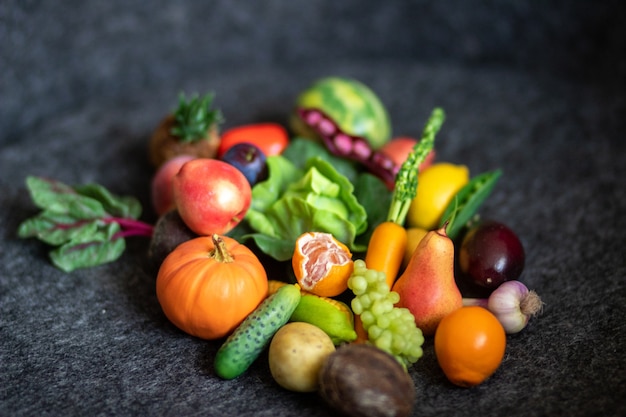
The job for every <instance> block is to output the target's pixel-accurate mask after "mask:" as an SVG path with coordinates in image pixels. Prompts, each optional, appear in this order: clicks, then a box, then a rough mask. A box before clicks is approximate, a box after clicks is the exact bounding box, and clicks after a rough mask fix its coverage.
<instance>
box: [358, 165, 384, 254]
mask: <svg viewBox="0 0 626 417" xmlns="http://www.w3.org/2000/svg"><path fill="white" fill-rule="evenodd" d="M354 195H355V197H356V198H357V200H359V202H360V203H361V205H362V206H363V207H364V208H365V211H366V212H367V229H366V230H365V232H363V233H361V234H359V235H358V236H357V240H356V243H357V244H358V245H360V246H365V247H367V245H368V244H369V240H370V237H371V236H372V233H373V231H374V229H375V228H376V226H378V225H379V224H380V223H382V222H384V221H385V220H386V219H387V214H388V211H389V205H390V204H391V196H392V192H391V191H390V190H389V188H387V186H386V185H385V183H384V182H383V181H382V180H381V179H380V178H378V177H376V176H374V175H372V174H369V173H364V174H361V175H360V176H359V178H358V179H357V181H356V183H355V184H354Z"/></svg>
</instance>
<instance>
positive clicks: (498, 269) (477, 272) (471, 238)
mask: <svg viewBox="0 0 626 417" xmlns="http://www.w3.org/2000/svg"><path fill="white" fill-rule="evenodd" d="M524 262H525V253H524V247H523V246H522V242H521V241H520V239H519V237H518V236H517V235H516V234H515V232H513V231H512V230H511V229H510V228H509V227H507V226H506V225H504V224H502V223H500V222H496V221H493V220H485V221H481V222H479V223H478V224H476V225H474V226H473V227H471V228H470V229H469V230H468V232H467V233H466V235H465V236H464V238H463V241H462V242H461V247H460V250H459V268H460V271H461V275H462V277H463V278H465V279H467V280H469V281H470V282H473V283H474V284H477V285H480V286H481V287H485V288H490V289H495V288H497V287H498V286H499V285H500V284H502V283H503V282H504V281H511V280H515V279H517V278H518V277H519V276H520V275H521V273H522V270H523V269H524Z"/></svg>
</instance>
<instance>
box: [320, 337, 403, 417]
mask: <svg viewBox="0 0 626 417" xmlns="http://www.w3.org/2000/svg"><path fill="white" fill-rule="evenodd" d="M319 382H320V388H319V391H318V392H319V394H320V396H321V397H322V398H323V399H324V401H325V402H326V403H327V404H328V405H329V406H330V407H331V408H333V409H334V410H336V411H338V412H339V413H341V414H342V415H345V416H350V417H392V416H393V417H404V416H409V415H411V412H412V410H413V405H414V402H415V386H414V384H413V380H412V379H411V377H410V376H409V374H408V373H407V372H406V370H405V369H404V368H403V367H402V365H400V363H399V362H398V361H397V360H396V359H395V358H394V357H393V356H391V355H390V354H388V353H387V352H384V351H383V350H381V349H378V348H376V347H375V346H373V345H368V344H347V345H343V346H341V347H339V348H338V349H337V350H336V351H335V352H334V353H332V354H331V355H330V356H329V357H328V358H327V360H326V362H325V363H324V366H323V367H322V369H321V370H320V373H319Z"/></svg>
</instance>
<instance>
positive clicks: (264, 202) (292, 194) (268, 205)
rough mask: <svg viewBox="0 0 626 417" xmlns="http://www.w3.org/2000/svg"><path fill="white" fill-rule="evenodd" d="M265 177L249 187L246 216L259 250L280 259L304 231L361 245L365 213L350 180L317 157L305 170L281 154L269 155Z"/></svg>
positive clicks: (288, 255)
mask: <svg viewBox="0 0 626 417" xmlns="http://www.w3.org/2000/svg"><path fill="white" fill-rule="evenodd" d="M267 165H268V169H269V177H268V179H267V180H266V181H263V182H261V183H258V184H257V185H255V186H254V188H253V189H252V204H251V206H250V209H249V210H248V212H247V214H246V217H245V219H246V221H247V223H248V225H249V227H250V228H251V229H252V230H253V231H254V232H253V233H250V234H248V235H247V236H246V238H252V239H254V241H255V243H256V244H257V246H258V247H259V249H260V250H261V251H263V252H264V253H266V254H267V255H269V256H271V257H273V258H274V259H276V260H278V261H286V260H288V259H290V258H291V256H292V255H293V250H294V246H295V242H296V239H297V238H298V237H299V236H300V235H301V234H303V233H305V232H311V231H317V232H326V233H331V234H332V235H333V236H334V237H335V238H336V239H337V240H339V241H341V242H343V243H344V244H345V245H347V246H348V247H349V248H350V250H352V251H353V252H360V251H364V250H365V246H364V245H363V244H357V242H356V237H357V236H358V235H359V234H361V233H363V232H364V231H365V230H366V229H367V226H368V224H367V212H366V210H365V208H364V207H363V206H362V205H361V204H360V203H359V201H358V200H357V198H356V196H355V195H354V186H353V185H352V183H351V182H350V180H349V179H348V178H347V177H346V176H345V175H343V174H341V173H339V172H338V171H337V170H336V169H335V168H334V167H333V165H332V164H331V163H330V162H328V161H326V160H324V159H323V158H320V157H311V158H309V159H308V160H307V161H306V164H305V167H304V169H300V168H298V167H297V166H296V165H294V164H293V163H292V162H291V161H290V160H289V159H287V158H285V157H284V156H281V155H276V156H269V157H268V158H267Z"/></svg>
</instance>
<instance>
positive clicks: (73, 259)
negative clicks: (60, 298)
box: [50, 223, 126, 272]
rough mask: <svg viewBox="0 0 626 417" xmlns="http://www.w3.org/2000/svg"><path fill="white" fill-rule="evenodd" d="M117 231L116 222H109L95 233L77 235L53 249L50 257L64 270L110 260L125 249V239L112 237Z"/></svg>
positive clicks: (68, 270)
mask: <svg viewBox="0 0 626 417" xmlns="http://www.w3.org/2000/svg"><path fill="white" fill-rule="evenodd" d="M119 231H120V226H119V225H118V224H117V223H109V224H107V225H105V226H104V227H102V228H100V229H99V230H98V231H97V232H96V233H92V234H90V235H88V236H87V235H82V236H79V237H77V238H75V239H72V240H71V241H69V242H67V243H65V244H64V245H62V246H60V247H58V248H57V249H55V250H53V251H52V252H50V259H51V260H52V262H53V263H54V265H56V266H57V267H58V268H60V269H62V270H63V271H65V272H71V271H74V270H75V269H79V268H87V267H92V266H96V265H101V264H104V263H107V262H112V261H114V260H116V259H118V258H119V257H120V255H121V254H122V253H123V252H124V249H126V242H125V240H124V239H122V238H115V237H114V236H115V234H116V233H118V232H119Z"/></svg>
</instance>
